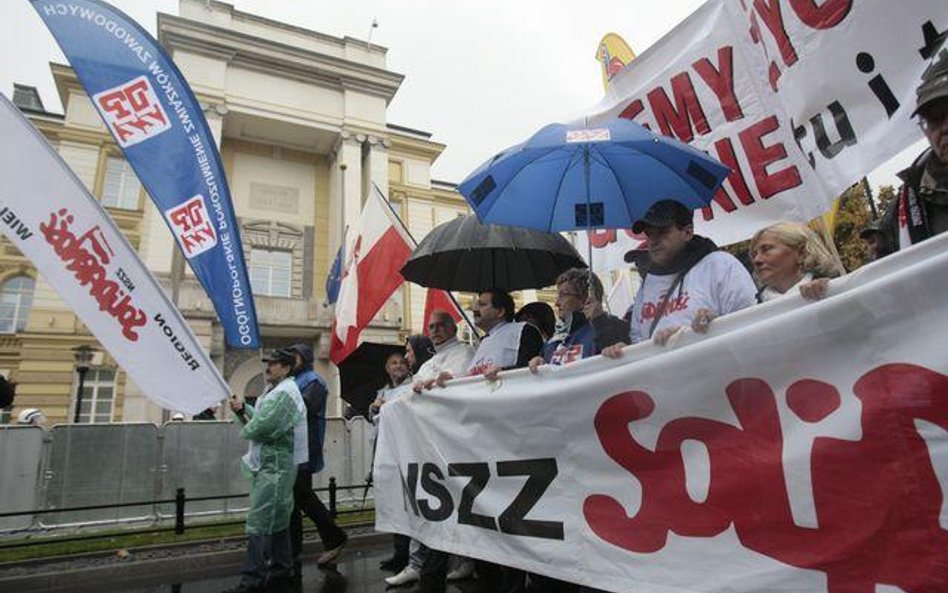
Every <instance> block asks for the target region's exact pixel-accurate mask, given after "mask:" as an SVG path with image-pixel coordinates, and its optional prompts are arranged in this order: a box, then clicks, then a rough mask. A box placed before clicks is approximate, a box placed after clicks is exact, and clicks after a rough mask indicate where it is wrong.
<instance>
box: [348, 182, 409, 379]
mask: <svg viewBox="0 0 948 593" xmlns="http://www.w3.org/2000/svg"><path fill="white" fill-rule="evenodd" d="M354 231H355V232H353V233H351V236H353V237H355V239H354V241H353V244H352V247H351V248H350V249H349V257H348V261H347V263H346V268H345V272H343V275H342V282H341V283H340V286H339V297H338V300H337V301H336V316H335V319H334V320H333V324H332V340H331V342H330V344H329V359H330V360H332V362H333V363H335V364H339V363H340V362H342V361H343V360H344V359H345V358H346V357H347V356H349V355H350V354H351V353H352V351H353V350H355V349H356V347H357V346H358V345H359V335H360V334H361V333H362V330H363V329H365V327H366V326H368V325H369V322H370V321H372V318H373V317H375V314H376V313H378V312H379V309H381V308H382V306H383V305H384V304H385V302H386V301H387V300H388V299H389V297H391V296H392V293H393V292H395V290H396V289H397V288H398V287H399V286H400V285H401V283H402V282H403V281H404V279H403V278H402V276H401V274H399V272H398V271H399V270H400V269H401V268H402V266H403V265H405V262H406V261H407V260H408V258H409V256H411V251H412V248H411V244H412V243H411V239H410V238H409V237H408V235H407V233H406V232H405V230H404V227H403V226H402V224H401V221H399V220H398V219H396V218H395V216H394V214H393V212H392V210H391V208H390V207H389V205H388V204H387V203H386V200H385V196H383V195H382V193H381V192H380V191H379V190H378V188H377V187H375V185H373V186H372V189H371V191H370V192H369V196H368V198H367V199H366V200H365V206H364V207H363V208H362V218H361V220H359V224H358V227H357V228H355V229H354Z"/></svg>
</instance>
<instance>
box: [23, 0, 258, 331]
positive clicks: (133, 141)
mask: <svg viewBox="0 0 948 593" xmlns="http://www.w3.org/2000/svg"><path fill="white" fill-rule="evenodd" d="M33 8H35V9H36V11H37V12H38V13H39V15H40V17H42V19H43V21H44V22H45V23H46V26H47V27H48V28H49V30H50V31H51V32H52V34H53V36H54V37H55V38H56V41H57V43H59V47H60V48H62V50H63V53H64V54H65V55H66V58H67V59H68V60H69V63H70V64H71V65H72V67H73V68H74V69H75V71H76V74H77V76H78V77H79V81H80V82H81V83H82V86H83V88H84V89H85V90H86V93H87V94H88V95H89V98H90V99H91V100H92V103H93V105H95V108H96V109H97V110H98V111H99V115H101V116H102V120H103V121H104V122H105V126H106V127H107V128H108V129H109V132H110V133H111V134H112V137H113V138H114V139H115V142H116V143H117V144H118V145H119V147H120V148H121V149H122V151H123V152H124V153H125V158H126V159H127V160H128V162H129V164H130V165H131V166H132V168H133V169H134V170H135V173H136V174H137V175H138V178H139V179H140V180H141V182H142V184H143V185H144V186H145V189H146V190H147V192H148V195H149V196H151V198H152V200H154V202H155V205H156V206H157V207H158V210H159V211H160V212H161V214H162V215H163V217H164V219H165V222H166V223H167V224H168V227H169V228H170V229H171V232H172V234H174V236H175V239H177V241H178V246H179V247H180V248H181V252H182V254H184V256H185V257H186V258H187V260H188V263H189V264H190V265H191V269H192V270H194V274H195V276H197V278H198V280H199V281H200V282H201V285H202V286H203V287H204V290H205V291H206V292H207V295H208V296H209V297H210V298H211V301H212V302H213V303H214V309H215V310H216V311H217V315H218V317H219V318H220V320H221V324H222V326H223V328H224V336H225V339H226V341H227V344H228V345H229V346H231V347H232V348H258V347H259V331H258V328H257V315H256V311H255V309H254V302H253V292H252V291H251V288H250V282H249V280H248V277H247V268H246V266H245V264H244V253H243V248H242V246H241V245H242V244H241V240H240V227H239V226H238V224H237V220H236V217H235V216H234V210H233V206H232V204H231V200H230V191H229V190H228V188H227V180H226V179H225V177H224V169H223V167H222V166H221V161H220V155H219V154H218V151H217V146H216V144H215V142H214V137H213V136H212V135H211V131H210V129H209V128H208V125H207V121H206V120H205V119H204V114H203V112H202V111H201V106H200V104H199V103H198V101H197V99H196V98H195V97H194V94H193V93H192V92H191V88H190V87H189V86H188V84H187V82H186V81H185V80H184V77H183V76H182V75H181V72H180V71H179V70H178V68H177V66H175V64H174V62H172V61H171V58H170V57H169V56H168V55H167V54H166V53H165V51H164V50H163V49H162V48H161V47H160V46H159V45H158V42H157V41H155V39H154V38H152V37H151V35H149V34H148V33H147V32H146V31H145V30H144V29H142V28H141V27H140V26H139V25H138V24H137V23H136V22H135V21H133V20H131V19H130V18H128V16H126V15H125V14H123V13H122V12H120V11H119V10H116V9H115V8H113V7H111V6H109V5H108V4H106V3H105V2H97V1H96V0H70V1H69V2H55V1H52V0H33Z"/></svg>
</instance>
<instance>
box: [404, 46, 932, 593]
mask: <svg viewBox="0 0 948 593" xmlns="http://www.w3.org/2000/svg"><path fill="white" fill-rule="evenodd" d="M917 94H918V97H917V108H916V110H915V113H914V115H917V116H918V118H919V123H920V125H921V128H922V130H923V131H924V132H925V135H926V137H927V139H928V141H929V145H930V146H929V148H928V149H926V150H925V152H924V153H923V154H922V155H920V156H919V157H918V158H917V159H916V160H915V162H914V163H913V164H912V166H911V167H909V168H908V169H907V170H905V171H903V172H902V173H901V174H900V177H901V178H902V180H903V181H904V184H903V185H902V187H901V188H900V191H899V193H898V197H897V199H896V200H894V201H893V202H892V203H891V204H890V205H889V207H888V209H887V210H886V212H885V213H884V215H883V216H882V217H881V219H880V220H878V221H874V222H873V223H871V224H870V225H869V226H867V227H866V228H865V229H862V230H861V232H860V235H859V236H860V238H861V239H862V240H863V241H865V242H866V246H867V249H868V252H869V259H870V260H877V259H880V258H882V257H885V256H887V255H889V254H891V253H893V252H895V251H898V250H899V249H904V248H906V247H908V246H909V245H911V244H914V243H917V242H919V241H922V240H924V239H927V238H929V237H932V236H934V235H936V234H939V233H943V232H945V231H948V58H946V57H945V56H944V55H942V57H941V58H939V59H938V60H937V61H936V62H935V63H934V64H933V65H932V67H931V68H930V69H929V71H928V72H927V73H926V75H925V77H924V79H923V82H922V84H921V85H920V86H919V88H918V90H917ZM693 216H694V214H693V212H692V211H691V210H690V209H688V208H686V207H684V206H682V205H681V204H680V203H678V202H676V201H674V200H664V201H660V202H657V203H656V204H654V205H653V206H652V207H651V208H650V209H649V210H648V212H647V213H646V214H645V215H644V216H642V218H641V219H639V220H638V221H636V222H635V223H634V225H633V231H635V232H637V233H640V234H643V235H645V236H646V237H647V244H648V248H647V250H643V249H639V250H633V251H630V252H629V253H628V254H626V261H628V262H630V263H634V265H635V268H636V270H637V271H638V273H639V275H640V277H641V279H642V282H641V285H640V288H639V290H638V293H637V295H636V297H635V299H634V302H633V304H632V306H631V307H630V309H629V311H627V312H626V313H625V315H624V317H622V318H620V317H617V316H614V315H612V314H610V313H607V312H606V311H604V309H603V296H604V295H603V287H602V283H601V282H600V280H599V278H598V277H597V276H596V275H595V274H593V273H592V272H590V271H587V270H580V269H572V270H568V271H566V272H564V273H563V274H561V275H560V277H559V278H558V279H557V281H556V290H557V292H556V301H555V307H556V313H555V315H554V312H553V309H552V308H551V307H550V306H549V305H547V304H545V303H542V302H534V303H528V304H526V305H525V306H523V307H522V308H521V309H520V310H519V311H516V312H515V311H514V300H513V298H512V297H511V295H510V294H508V293H507V292H505V291H503V290H499V289H496V288H486V289H485V290H484V291H483V292H481V293H480V294H478V296H477V299H476V302H475V303H474V319H475V323H476V325H477V327H478V328H479V329H480V330H481V331H482V332H484V335H483V337H482V338H481V340H480V343H479V344H478V346H477V349H476V351H473V352H472V351H471V349H470V347H466V346H464V348H465V350H464V351H463V355H462V354H461V352H462V351H461V350H460V348H461V347H462V346H461V345H459V344H458V343H457V342H456V340H457V338H456V333H457V327H456V325H455V324H454V321H453V319H452V318H451V316H450V315H448V314H447V313H445V312H437V314H436V315H435V316H434V317H433V319H434V321H433V322H432V326H431V327H429V329H430V330H431V331H432V338H433V339H434V340H435V349H436V350H437V351H438V352H439V353H440V352H442V350H439V344H441V348H444V349H445V350H444V351H445V352H446V351H447V350H446V348H447V347H446V346H444V344H445V339H444V337H443V336H442V335H437V334H435V333H434V332H435V330H438V331H440V330H439V324H442V323H443V324H444V325H446V326H450V340H451V341H452V342H451V344H452V346H451V347H452V348H458V349H459V350H458V354H457V357H456V358H454V359H452V361H451V363H450V364H448V363H447V361H446V360H443V361H441V362H438V363H435V362H434V360H435V358H432V360H431V361H429V363H427V364H430V365H431V366H430V368H428V369H427V370H426V369H425V368H424V367H422V370H421V372H420V373H419V374H418V376H417V377H416V378H415V380H414V384H413V385H414V387H413V389H414V391H415V392H417V393H423V392H424V391H425V390H430V389H435V388H437V387H438V386H443V385H444V384H445V382H446V381H448V380H450V379H451V378H454V377H458V376H470V375H483V376H484V377H485V378H486V379H488V380H495V379H496V378H497V376H498V373H500V372H501V371H504V370H508V369H517V368H523V367H528V368H529V369H530V370H531V371H532V372H539V369H540V368H541V367H542V366H543V365H564V364H569V363H571V362H574V361H576V360H580V359H582V358H587V357H589V356H594V355H597V354H602V355H604V356H606V357H611V358H619V357H621V356H623V352H624V347H625V346H627V345H629V344H635V343H638V342H644V341H648V340H651V341H653V342H654V343H656V344H658V345H663V346H664V345H667V344H669V343H670V342H671V341H672V340H673V338H674V336H675V335H676V334H678V333H679V332H680V331H682V330H685V329H690V330H692V331H694V332H697V333H707V332H708V331H710V330H711V328H712V326H713V321H714V320H715V319H716V318H718V317H721V316H725V315H728V314H730V313H734V312H736V311H739V310H741V309H745V308H747V307H751V306H754V305H756V304H757V303H765V302H768V301H772V300H774V299H779V298H782V297H785V296H788V295H793V294H800V295H802V297H803V298H804V299H808V300H818V299H821V298H823V297H824V296H826V294H827V291H828V288H829V281H830V279H832V278H835V277H837V276H840V275H842V274H843V273H845V270H844V269H843V267H842V264H841V262H840V261H839V257H838V256H834V255H833V254H832V251H831V250H830V249H829V248H828V246H827V245H826V244H825V243H824V240H823V239H822V238H821V237H820V235H818V234H817V233H816V232H814V231H813V230H812V229H811V228H810V227H808V226H807V225H804V224H800V223H795V222H780V223H776V224H772V225H769V226H767V227H765V228H762V229H760V230H758V231H757V232H756V233H755V234H754V236H753V237H752V239H751V241H750V247H749V252H748V259H749V262H750V265H751V268H752V269H751V270H748V269H747V268H746V267H745V266H744V264H742V263H741V261H739V260H738V258H736V257H734V256H733V255H731V254H729V253H728V252H726V251H724V250H721V249H719V248H718V247H717V245H715V244H714V243H713V242H712V241H711V240H710V239H708V238H706V237H701V236H699V235H696V234H695V233H694V223H693ZM455 344H458V345H455ZM412 347H413V344H412ZM410 349H411V347H410V348H409V350H410ZM437 356H438V355H436V357H437ZM419 547H420V548H422V549H423V552H424V554H423V555H421V556H419V557H418V558H417V561H416V563H415V564H412V565H409V566H407V568H405V569H404V570H402V571H401V572H399V574H398V575H396V578H389V579H386V582H387V583H388V584H389V585H402V584H407V583H410V582H414V581H416V580H417V581H418V583H417V585H416V586H415V588H414V589H413V591H418V592H422V593H442V592H443V591H445V582H446V580H448V577H449V576H450V575H449V574H448V572H447V568H448V556H447V554H444V553H442V552H439V551H437V550H434V549H428V548H424V546H420V544H419ZM475 564H476V570H475V571H474V572H475V574H476V576H477V578H478V581H479V582H480V583H481V587H480V588H479V590H481V591H485V592H504V593H508V592H510V593H513V592H520V591H549V592H557V591H580V590H583V591H590V590H589V589H581V588H580V587H579V586H578V585H572V584H569V583H563V582H559V581H555V580H553V579H550V578H549V577H545V576H543V575H533V574H526V573H524V572H523V571H520V570H516V569H513V568H509V567H502V566H497V565H493V564H490V563H487V562H482V561H477V562H476V563H475ZM388 568H393V569H395V568H398V567H392V566H390V567H388ZM465 574H466V573H465Z"/></svg>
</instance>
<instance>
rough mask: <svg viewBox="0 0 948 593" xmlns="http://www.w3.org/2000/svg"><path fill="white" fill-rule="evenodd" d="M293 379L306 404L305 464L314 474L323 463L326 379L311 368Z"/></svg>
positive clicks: (326, 394) (327, 391)
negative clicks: (307, 439)
mask: <svg viewBox="0 0 948 593" xmlns="http://www.w3.org/2000/svg"><path fill="white" fill-rule="evenodd" d="M295 379H296V386H297V387H299V388H300V393H301V394H302V396H303V402H304V403H305V404H306V424H307V429H308V431H309V462H307V464H306V465H307V466H308V467H309V469H310V471H312V472H313V473H314V474H315V473H317V472H319V471H320V470H322V469H323V465H324V463H323V441H324V440H325V438H326V399H327V398H328V396H329V390H328V389H326V381H325V380H324V379H323V378H322V377H320V376H319V374H318V373H316V371H314V370H312V369H310V370H308V371H303V372H302V373H300V374H298V375H296V377H295Z"/></svg>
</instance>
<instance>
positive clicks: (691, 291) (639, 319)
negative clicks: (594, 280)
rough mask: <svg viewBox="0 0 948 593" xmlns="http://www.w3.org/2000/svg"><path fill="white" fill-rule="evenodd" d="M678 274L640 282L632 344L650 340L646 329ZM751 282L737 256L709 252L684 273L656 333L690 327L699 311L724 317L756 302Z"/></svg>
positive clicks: (755, 292) (633, 323) (633, 314)
mask: <svg viewBox="0 0 948 593" xmlns="http://www.w3.org/2000/svg"><path fill="white" fill-rule="evenodd" d="M677 277H678V274H677V273H674V274H664V275H657V274H649V275H647V276H646V277H645V280H644V281H643V282H642V286H641V287H640V288H639V292H638V294H636V295H635V302H634V303H633V305H632V320H631V321H632V327H631V330H630V332H629V337H630V338H631V340H632V343H633V344H635V343H636V342H643V341H645V340H648V339H650V338H651V337H652V336H651V334H649V329H650V328H651V327H652V323H653V322H654V321H655V316H656V315H658V313H659V308H660V307H661V305H662V301H663V300H664V298H665V293H666V292H668V289H669V288H671V287H672V284H673V283H674V282H675V278H677ZM756 295H757V287H756V286H755V285H754V280H753V279H752V278H751V275H750V274H749V273H748V272H747V269H746V268H744V266H743V265H741V262H739V261H738V260H737V258H736V257H734V256H733V255H731V254H730V253H727V252H725V251H715V252H713V253H709V254H708V255H706V256H705V257H703V258H702V259H701V261H699V262H698V263H697V264H695V265H694V267H692V268H691V269H690V270H688V272H687V273H686V274H685V277H684V279H683V280H682V282H681V284H680V285H679V286H676V287H675V288H674V290H673V291H672V294H671V296H670V297H669V298H668V302H667V303H666V304H665V313H664V315H662V317H661V319H660V320H659V322H658V325H656V326H655V331H656V332H657V331H659V330H661V329H664V328H666V327H675V326H686V327H690V326H691V320H692V319H693V318H694V315H695V312H696V311H697V310H698V309H710V310H711V311H713V312H714V314H715V315H716V316H721V315H727V314H728V313H733V312H734V311H739V310H741V309H743V308H744V307H749V306H751V305H753V304H756V303H757V298H756Z"/></svg>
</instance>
